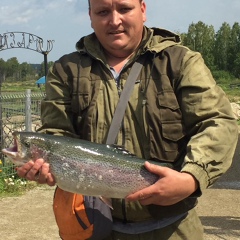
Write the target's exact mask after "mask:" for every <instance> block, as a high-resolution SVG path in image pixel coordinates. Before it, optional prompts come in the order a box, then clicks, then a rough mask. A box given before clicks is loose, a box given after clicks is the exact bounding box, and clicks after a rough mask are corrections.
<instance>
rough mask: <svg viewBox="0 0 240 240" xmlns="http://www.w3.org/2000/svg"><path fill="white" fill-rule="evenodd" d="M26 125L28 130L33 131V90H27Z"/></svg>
mask: <svg viewBox="0 0 240 240" xmlns="http://www.w3.org/2000/svg"><path fill="white" fill-rule="evenodd" d="M25 126H26V128H25V129H26V131H27V132H31V131H32V112H31V90H30V89H27V90H26V103H25Z"/></svg>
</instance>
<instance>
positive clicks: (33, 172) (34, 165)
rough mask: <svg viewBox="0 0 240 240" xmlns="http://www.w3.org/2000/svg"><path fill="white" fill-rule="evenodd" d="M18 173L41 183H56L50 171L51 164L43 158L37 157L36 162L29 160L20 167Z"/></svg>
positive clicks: (50, 184) (52, 184)
mask: <svg viewBox="0 0 240 240" xmlns="http://www.w3.org/2000/svg"><path fill="white" fill-rule="evenodd" d="M17 174H18V175H19V177H22V178H26V179H28V180H30V181H36V182H38V183H40V184H48V185H49V186H54V185H55V179H54V177H53V175H52V174H51V173H50V172H49V164H48V163H45V162H44V160H43V159H37V160H36V161H35V162H33V161H29V162H27V163H26V164H24V165H23V166H21V167H18V169H17Z"/></svg>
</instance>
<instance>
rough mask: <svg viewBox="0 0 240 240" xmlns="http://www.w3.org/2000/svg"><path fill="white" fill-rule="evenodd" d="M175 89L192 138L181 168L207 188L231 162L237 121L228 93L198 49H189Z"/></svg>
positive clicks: (235, 141) (201, 187)
mask: <svg viewBox="0 0 240 240" xmlns="http://www.w3.org/2000/svg"><path fill="white" fill-rule="evenodd" d="M176 92H177V97H178V100H179V102H180V108H181V111H182V114H183V121H184V124H185V127H186V133H187V135H188V137H189V138H190V140H189V142H188V145H187V154H186V156H185V159H184V163H183V166H182V170H181V171H182V172H188V173H190V174H192V175H193V176H194V177H195V178H196V179H197V180H198V182H199V185H200V190H204V189H205V188H207V187H209V186H211V185H212V184H213V183H214V182H215V181H216V180H217V179H218V178H219V177H220V176H221V175H222V174H223V173H225V172H226V171H227V169H228V168H229V167H230V165H231V163H232V158H233V154H234V152H235V147H236V144H237V139H238V126H237V121H236V119H235V118H234V115H233V112H232V108H231V105H230V102H229V100H228V98H227V96H226V95H225V93H224V91H223V90H222V89H221V88H220V87H219V86H218V85H217V84H216V82H215V80H214V79H213V77H212V75H211V73H210V71H209V69H208V68H207V67H206V65H205V64H204V60H203V58H202V57H201V55H200V54H199V53H196V52H192V51H187V53H186V55H185V57H184V59H183V62H182V66H181V73H180V81H179V83H178V85H177V86H176Z"/></svg>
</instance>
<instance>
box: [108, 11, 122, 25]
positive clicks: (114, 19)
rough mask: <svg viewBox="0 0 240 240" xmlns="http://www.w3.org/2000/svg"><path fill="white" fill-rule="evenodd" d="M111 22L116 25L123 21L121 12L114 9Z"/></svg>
mask: <svg viewBox="0 0 240 240" xmlns="http://www.w3.org/2000/svg"><path fill="white" fill-rule="evenodd" d="M110 23H111V24H112V25H115V26H116V25H119V24H120V23H121V14H119V13H118V12H117V11H113V12H112V14H111V20H110Z"/></svg>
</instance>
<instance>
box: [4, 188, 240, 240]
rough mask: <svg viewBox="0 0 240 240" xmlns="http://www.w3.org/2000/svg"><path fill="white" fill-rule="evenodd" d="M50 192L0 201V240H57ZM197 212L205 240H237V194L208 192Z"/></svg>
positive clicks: (239, 233) (39, 191)
mask: <svg viewBox="0 0 240 240" xmlns="http://www.w3.org/2000/svg"><path fill="white" fill-rule="evenodd" d="M52 197H53V188H46V187H42V188H36V189H34V190H31V191H29V192H27V193H26V194H25V195H23V196H20V197H11V198H2V199H0V216H1V217H0V240H32V239H34V240H59V239H60V238H59V237H58V229H57V227H56V224H55V219H54V216H53V212H52ZM197 211H198V212H199V215H200V217H201V221H202V223H203V225H204V228H205V239H206V240H220V239H221V240H239V239H240V191H239V190H224V189H208V190H206V191H205V193H204V196H203V197H201V198H200V200H199V205H198V207H197Z"/></svg>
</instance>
